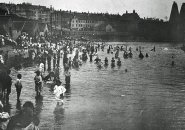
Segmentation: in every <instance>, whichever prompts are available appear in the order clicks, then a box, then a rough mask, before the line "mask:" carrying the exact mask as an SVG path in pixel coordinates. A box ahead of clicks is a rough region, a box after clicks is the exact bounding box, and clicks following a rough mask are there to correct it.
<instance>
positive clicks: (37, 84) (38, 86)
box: [34, 71, 42, 96]
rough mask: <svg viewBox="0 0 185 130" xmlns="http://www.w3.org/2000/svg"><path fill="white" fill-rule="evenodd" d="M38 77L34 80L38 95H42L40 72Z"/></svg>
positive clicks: (37, 73) (37, 74) (37, 72)
mask: <svg viewBox="0 0 185 130" xmlns="http://www.w3.org/2000/svg"><path fill="white" fill-rule="evenodd" d="M35 73H36V76H35V78H34V81H35V91H36V95H37V96H38V95H40V93H41V89H42V77H41V75H40V71H36V72H35Z"/></svg>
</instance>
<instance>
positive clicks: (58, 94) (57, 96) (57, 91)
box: [54, 85, 66, 100]
mask: <svg viewBox="0 0 185 130" xmlns="http://www.w3.org/2000/svg"><path fill="white" fill-rule="evenodd" d="M65 92H66V89H65V87H64V86H62V85H61V86H57V85H55V87H54V94H55V99H57V100H62V99H61V95H63V96H64V93H65Z"/></svg>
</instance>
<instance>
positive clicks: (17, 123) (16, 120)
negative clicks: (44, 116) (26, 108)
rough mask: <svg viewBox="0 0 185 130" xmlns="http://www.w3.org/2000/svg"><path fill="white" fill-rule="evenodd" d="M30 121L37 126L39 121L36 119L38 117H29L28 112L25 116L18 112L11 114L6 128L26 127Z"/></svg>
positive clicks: (10, 129)
mask: <svg viewBox="0 0 185 130" xmlns="http://www.w3.org/2000/svg"><path fill="white" fill-rule="evenodd" d="M31 122H33V124H34V125H35V126H38V125H39V123H40V121H39V119H38V117H36V116H33V117H30V116H29V114H27V115H26V116H23V114H21V113H20V114H18V115H15V116H13V117H12V118H11V119H10V121H9V123H8V126H7V130H14V129H16V128H19V129H21V128H26V127H27V126H28V125H30V124H31Z"/></svg>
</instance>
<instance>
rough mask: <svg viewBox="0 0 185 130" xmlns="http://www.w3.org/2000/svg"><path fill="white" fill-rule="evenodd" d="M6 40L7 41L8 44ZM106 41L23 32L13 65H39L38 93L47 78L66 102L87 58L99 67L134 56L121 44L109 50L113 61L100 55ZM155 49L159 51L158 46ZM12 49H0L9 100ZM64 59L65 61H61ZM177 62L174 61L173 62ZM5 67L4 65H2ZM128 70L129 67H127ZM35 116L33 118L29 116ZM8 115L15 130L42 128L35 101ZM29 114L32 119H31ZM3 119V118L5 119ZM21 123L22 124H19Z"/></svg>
mask: <svg viewBox="0 0 185 130" xmlns="http://www.w3.org/2000/svg"><path fill="white" fill-rule="evenodd" d="M5 44H6V42H5V43H4V41H3V45H2V46H4V45H5ZM105 46H106V44H105V42H101V43H93V42H91V41H75V40H72V39H60V40H59V39H58V38H57V36H56V37H52V38H51V37H48V36H47V37H46V36H45V37H44V36H41V37H39V38H38V39H36V38H32V37H29V35H28V34H26V33H23V34H22V35H21V36H20V37H19V38H18V39H17V41H16V44H13V49H14V52H16V53H17V54H16V55H15V57H14V61H13V66H11V67H14V68H15V69H16V70H19V69H21V68H22V67H27V66H34V65H36V66H37V70H36V71H35V77H34V79H33V81H34V83H35V92H36V96H40V95H41V94H42V93H41V92H42V89H43V84H44V82H45V83H47V82H48V81H51V82H52V88H53V89H52V90H53V94H54V95H55V99H56V100H57V101H59V102H63V98H64V97H65V92H66V90H67V89H68V88H69V87H70V84H71V72H70V70H71V69H76V68H79V67H80V66H81V65H82V64H83V63H85V62H86V61H88V59H89V62H94V63H95V65H97V67H98V68H103V67H107V66H109V64H110V66H111V67H112V68H114V67H115V66H116V65H117V66H118V67H120V66H121V65H122V61H121V57H123V58H124V59H128V58H132V57H133V53H132V52H133V48H131V47H129V48H127V46H123V45H121V46H119V45H115V46H112V45H108V49H107V54H108V55H111V56H112V59H111V61H110V62H109V60H108V57H105V59H104V60H101V58H100V57H99V55H98V51H103V52H104V50H105ZM120 51H122V52H123V56H120ZM136 51H138V52H139V55H138V57H139V58H140V59H143V58H144V57H146V58H147V57H149V55H148V53H146V55H145V56H144V54H143V53H142V49H141V47H138V48H136ZM151 51H155V46H154V48H153V49H152V50H151ZM8 59H9V57H8V52H7V53H6V54H4V55H2V52H0V65H1V66H3V65H4V68H5V69H4V70H6V71H0V83H1V84H0V86H1V88H2V95H3V98H6V100H9V95H10V93H11V87H12V83H13V81H12V78H11V76H10V74H11V68H10V67H9V68H6V67H5V66H6V65H7V64H8V62H7V61H8ZM116 60H117V61H116ZM61 61H62V64H61ZM173 64H174V63H173ZM61 68H62V69H63V70H64V76H65V81H63V82H62V81H61V79H60V71H59V70H60V69H61ZM2 70H3V69H2ZM125 72H127V69H125ZM21 79H22V75H21V74H20V73H18V74H17V79H16V81H15V84H14V86H15V88H16V92H17V101H19V100H20V97H21V90H22V88H24V86H23V85H22V80H21ZM28 117H31V118H28ZM7 118H8V119H9V120H10V121H9V123H8V124H7V130H12V129H13V128H14V127H20V128H26V129H29V128H30V129H32V128H34V129H35V130H37V129H38V127H37V126H38V124H39V120H38V119H37V118H36V116H35V115H34V105H33V103H31V102H26V103H25V104H24V105H23V110H22V111H21V113H20V114H19V115H18V116H17V115H16V116H13V117H11V118H10V117H9V116H7ZM27 118H28V119H27ZM2 122H3V121H2ZM18 124H20V125H18Z"/></svg>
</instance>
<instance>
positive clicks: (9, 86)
mask: <svg viewBox="0 0 185 130" xmlns="http://www.w3.org/2000/svg"><path fill="white" fill-rule="evenodd" d="M6 83H7V85H6V88H7V95H6V96H7V97H9V95H10V93H11V86H12V78H11V77H10V76H9V75H8V76H7V77H6Z"/></svg>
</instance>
